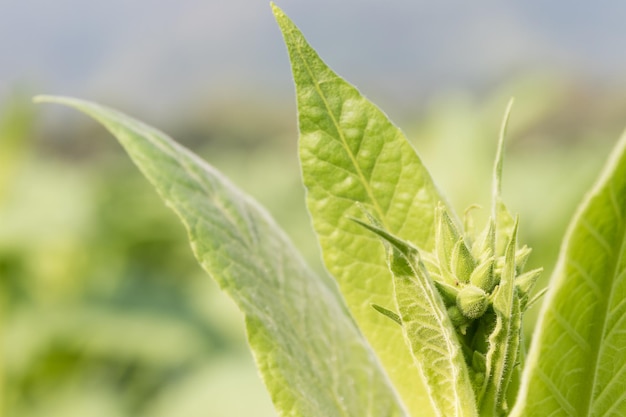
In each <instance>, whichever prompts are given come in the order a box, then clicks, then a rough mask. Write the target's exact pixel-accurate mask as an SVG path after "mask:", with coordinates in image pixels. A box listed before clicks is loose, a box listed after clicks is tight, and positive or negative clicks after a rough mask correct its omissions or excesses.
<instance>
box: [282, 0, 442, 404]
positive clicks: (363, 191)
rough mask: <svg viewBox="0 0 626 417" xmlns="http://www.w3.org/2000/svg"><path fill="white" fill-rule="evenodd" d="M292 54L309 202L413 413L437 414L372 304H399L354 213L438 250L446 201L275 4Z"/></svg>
mask: <svg viewBox="0 0 626 417" xmlns="http://www.w3.org/2000/svg"><path fill="white" fill-rule="evenodd" d="M274 14H275V16H276V19H277V21H278V24H279V26H280V28H281V31H282V33H283V36H284V38H285V43H286V44H287V49H288V51H289V55H290V61H291V65H292V71H293V76H294V81H295V85H296V95H297V100H298V115H299V128H300V141H299V147H300V161H301V168H302V175H303V179H304V183H305V186H306V188H307V206H308V208H309V213H310V214H311V217H312V220H313V225H314V228H315V230H316V232H317V235H318V239H319V242H320V246H321V248H322V252H323V258H324V262H325V264H326V267H327V268H328V269H329V271H330V272H331V274H332V275H333V276H334V277H335V278H336V279H337V281H338V283H339V286H340V288H341V290H342V293H343V295H344V297H345V298H346V301H347V303H348V306H349V308H350V310H351V312H352V314H353V316H354V317H355V319H356V321H357V323H358V324H359V327H360V328H361V330H362V331H363V333H364V334H365V336H366V337H367V339H368V340H369V342H370V344H371V345H372V346H373V348H374V350H375V351H376V353H377V354H378V356H379V358H380V359H381V361H382V363H383V365H384V366H385V369H386V370H387V371H388V373H389V375H390V378H391V379H392V381H393V383H394V385H395V387H396V389H397V390H398V391H399V393H400V396H401V398H402V399H403V401H404V403H405V404H406V406H407V408H408V409H409V411H410V412H411V413H412V414H414V415H432V414H433V412H434V411H433V410H432V409H431V407H430V405H429V401H428V398H427V394H426V388H425V387H424V385H423V382H422V379H421V377H420V376H419V375H418V372H416V370H414V369H410V368H408V367H407V366H406V363H411V361H412V358H411V355H410V352H409V351H408V349H407V348H406V347H405V346H404V342H403V336H402V332H401V331H400V329H397V326H390V323H389V320H387V319H386V318H385V317H383V316H382V315H380V314H378V313H377V312H375V311H373V310H372V309H371V308H370V307H369V306H370V305H371V304H376V305H382V306H385V305H392V304H393V303H394V297H393V286H392V280H391V276H390V274H389V271H388V270H387V267H386V264H385V253H384V250H383V248H382V247H381V246H380V244H379V243H378V242H377V241H376V239H374V238H373V237H372V236H371V235H370V234H369V233H367V232H366V231H364V230H363V229H361V228H359V227H357V226H356V225H355V224H353V222H351V221H350V220H349V219H350V218H351V217H359V215H361V214H362V209H363V208H364V209H365V210H367V211H368V212H371V213H372V214H373V215H374V216H375V217H376V218H377V220H378V221H379V222H380V223H381V224H382V226H383V227H384V228H385V229H386V230H389V231H390V232H391V233H394V234H395V235H398V236H400V237H401V238H403V239H406V240H409V241H411V242H412V243H414V244H416V245H417V246H419V247H420V249H426V250H430V249H431V247H432V246H433V240H434V226H433V216H434V212H435V208H436V207H437V204H438V203H439V202H440V201H441V200H442V198H441V196H440V194H439V192H438V190H437V189H436V187H435V185H434V183H433V181H432V179H431V178H430V175H429V174H428V172H427V170H426V169H425V168H424V166H423V164H422V163H421V161H420V159H419V157H418V156H417V154H416V153H415V150H414V149H413V148H412V147H411V145H410V144H409V143H408V141H407V140H406V138H405V137H404V135H403V134H402V132H401V131H400V130H399V129H398V128H397V127H395V126H394V125H393V124H392V123H391V122H390V121H389V120H388V119H387V117H386V116H385V115H384V113H383V112H382V111H380V110H379V109H378V108H377V107H375V106H374V105H373V104H372V103H371V102H369V101H368V100H367V99H365V98H364V97H363V96H362V95H361V94H360V93H359V92H358V91H357V90H356V89H355V88H354V87H353V86H351V85H350V84H348V83H347V82H345V81H344V80H343V79H342V78H340V77H339V76H338V75H337V74H335V73H334V72H333V71H332V70H331V69H330V68H329V67H328V66H327V65H326V64H325V63H324V62H323V61H322V60H321V59H320V58H319V56H318V55H317V53H316V52H315V51H314V50H313V49H312V48H311V47H310V45H308V43H307V42H306V40H305V39H304V37H303V36H302V33H301V32H300V31H299V30H298V29H297V27H296V26H295V25H294V24H293V22H291V20H289V18H288V17H287V16H286V15H285V14H284V13H283V12H282V11H281V10H280V9H278V8H277V7H276V6H274Z"/></svg>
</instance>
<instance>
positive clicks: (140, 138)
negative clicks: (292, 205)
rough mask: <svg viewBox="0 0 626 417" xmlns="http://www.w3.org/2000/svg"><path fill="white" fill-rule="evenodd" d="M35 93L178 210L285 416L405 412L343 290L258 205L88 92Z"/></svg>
mask: <svg viewBox="0 0 626 417" xmlns="http://www.w3.org/2000/svg"><path fill="white" fill-rule="evenodd" d="M39 100H40V101H54V102H58V103H62V104H65V105H68V106H71V107H74V108H76V109H78V110H80V111H82V112H84V113H86V114H88V115H90V116H91V117H93V118H94V119H96V120H98V121H99V122H100V123H102V124H103V125H104V126H105V127H106V128H107V129H108V130H109V131H110V132H111V133H112V134H113V135H114V136H115V137H116V138H117V139H118V140H119V141H120V143H121V144H122V145H123V146H124V148H125V149H126V151H127V152H128V153H129V155H130V156H131V158H132V159H133V161H134V162H135V163H136V164H137V166H138V167H139V169H140V170H141V171H142V172H143V174H144V175H145V176H146V177H147V178H148V180H149V181H150V182H151V183H152V185H154V187H155V188H156V189H157V191H158V192H159V194H160V195H161V197H162V198H163V200H164V201H165V202H166V204H167V205H168V206H169V207H171V208H172V209H173V210H174V211H175V212H176V214H177V215H178V216H179V217H180V219H181V220H182V222H183V223H184V225H185V227H186V228H187V231H188V233H189V238H190V240H191V245H192V248H193V251H194V253H195V255H196V257H197V259H198V261H199V262H200V264H201V265H202V267H203V268H204V269H205V270H206V271H207V272H208V273H209V274H210V275H211V276H212V277H213V278H214V279H215V280H216V281H217V282H218V283H219V285H220V286H221V288H222V289H223V290H224V291H225V292H227V293H228V294H229V295H230V296H231V297H232V298H233V299H234V300H235V302H236V303H237V304H238V305H239V307H240V308H241V310H242V311H243V312H244V314H245V320H246V326H247V332H248V340H249V342H250V346H251V348H252V351H253V353H254V356H255V359H256V362H257V365H258V367H259V369H260V371H261V375H262V376H263V379H264V380H265V383H266V385H267V387H268V390H269V391H270V394H271V396H272V400H273V401H274V404H275V406H276V408H277V410H278V412H279V415H281V416H294V417H295V416H307V417H319V416H343V417H351V416H371V417H379V416H404V415H405V414H404V412H403V411H402V409H401V407H400V405H399V403H398V401H397V399H396V396H395V393H394V391H393V389H392V388H391V386H390V384H389V383H388V380H387V379H386V376H385V374H384V372H383V371H382V369H381V368H380V365H379V364H378V362H377V360H376V358H375V356H374V354H373V352H372V351H371V350H370V348H369V346H368V345H367V343H366V341H365V340H364V338H363V337H362V336H361V334H360V333H359V331H358V329H357V328H356V326H355V325H354V322H353V321H352V319H351V317H350V316H349V315H348V314H347V312H346V309H345V306H344V304H343V301H342V300H341V299H340V298H339V296H338V295H337V292H336V291H335V290H334V289H333V288H331V287H329V286H328V284H326V283H325V281H323V280H321V279H320V278H319V277H317V276H315V275H314V274H313V273H312V272H311V270H310V269H309V268H308V267H307V266H306V265H305V264H304V262H303V261H302V259H301V258H300V256H299V255H298V253H297V252H296V251H295V250H294V248H293V246H292V245H291V243H290V242H289V241H288V239H287V237H286V236H285V235H284V233H283V232H282V231H281V230H280V229H279V227H278V226H277V225H276V223H275V222H274V221H273V220H272V219H271V218H270V216H269V215H268V214H267V213H266V212H265V211H264V210H263V209H262V208H261V207H260V206H259V205H257V204H256V203H255V202H254V201H252V200H251V199H250V198H249V197H247V196H245V195H243V194H242V193H241V192H240V191H239V190H237V189H236V188H235V187H234V186H233V185H232V184H230V183H229V182H228V180H226V179H225V178H224V177H223V176H222V175H221V174H220V173H219V172H217V171H216V170H215V169H214V168H212V167H211V166H209V165H208V164H206V163H204V162H203V161H202V160H200V159H199V158H198V157H197V156H195V155H193V154H192V153H191V152H189V151H188V150H186V149H185V148H183V147H181V146H180V145H178V144H176V143H175V142H174V141H172V140H171V139H170V138H168V137H167V136H166V135H164V134H163V133H161V132H159V131H157V130H155V129H153V128H151V127H148V126H146V125H144V124H142V123H140V122H138V121H136V120H133V119H131V118H129V117H127V116H125V115H123V114H121V113H118V112H116V111H114V110H110V109H107V108H105V107H101V106H98V105H96V104H92V103H88V102H84V101H79V100H75V99H68V98H40V99H39ZM376 314H378V313H376ZM243 395H244V393H242V396H243ZM242 398H244V397H242Z"/></svg>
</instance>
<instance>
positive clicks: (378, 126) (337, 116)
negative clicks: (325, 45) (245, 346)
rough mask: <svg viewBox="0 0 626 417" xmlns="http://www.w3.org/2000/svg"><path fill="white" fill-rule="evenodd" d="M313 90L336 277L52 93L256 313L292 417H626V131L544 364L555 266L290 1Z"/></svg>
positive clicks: (323, 237) (130, 122) (310, 148)
mask: <svg viewBox="0 0 626 417" xmlns="http://www.w3.org/2000/svg"><path fill="white" fill-rule="evenodd" d="M272 7H273V10H274V14H275V17H276V19H277V21H278V24H279V26H280V29H281V31H282V33H283V36H284V39H285V42H286V45H287V49H288V51H289V57H290V61H291V66H292V70H293V77H294V80H295V86H296V93H297V94H296V95H297V106H298V121H299V130H300V139H299V156H300V162H301V168H302V178H303V183H304V186H305V187H306V190H307V197H306V200H307V205H308V209H309V213H310V215H311V219H312V222H313V226H314V229H315V232H316V234H317V237H318V239H319V244H320V247H321V249H322V253H323V258H324V262H325V265H326V267H327V269H328V271H329V272H330V274H331V275H332V276H333V277H334V278H335V280H336V283H337V285H334V283H330V282H329V281H328V280H326V279H324V278H323V277H320V276H317V275H316V274H315V273H314V272H312V270H311V269H310V268H309V267H308V266H307V265H306V264H305V263H304V261H303V260H302V258H301V257H300V255H299V254H298V253H297V251H296V250H295V249H294V247H293V245H292V244H291V243H290V242H289V240H288V239H287V237H286V235H285V234H284V233H283V232H282V231H281V230H280V228H279V227H278V226H277V224H276V223H275V222H274V220H272V218H271V217H270V215H269V214H268V213H267V212H266V211H265V210H264V209H263V208H262V207H260V206H259V205H258V204H257V203H255V202H254V201H253V200H252V199H251V198H250V197H248V196H246V195H244V194H243V193H242V192H241V191H239V190H238V189H237V188H236V187H235V186H234V185H233V184H231V183H230V182H229V180H228V179H227V178H224V177H223V176H222V175H221V174H220V173H219V172H218V171H216V170H215V169H214V168H212V167H211V166H210V165H208V164H207V163H205V162H204V161H202V160H200V159H199V158H198V157H197V156H195V155H194V154H192V153H191V152H190V151H188V150H187V149H185V148H183V147H182V146H180V145H178V144H177V143H175V142H174V141H173V140H172V139H170V138H168V137H167V136H166V135H165V134H163V133H161V132H159V131H158V130H155V129H153V128H151V127H149V126H146V125H145V124H142V123H141V122H139V121H137V120H134V119H132V118H130V117H128V116H125V115H123V114H121V113H119V112H117V111H115V110H112V109H109V108H106V107H103V106H100V105H97V104H93V103H90V102H86V101H81V100H77V99H71V98H62V97H41V98H39V101H52V102H58V103H61V104H65V105H67V106H70V107H74V108H76V109H78V110H80V111H82V112H84V113H86V114H88V115H90V116H91V117H93V118H94V119H96V120H97V121H99V122H100V123H102V124H103V125H104V126H105V127H106V128H107V129H108V130H109V131H110V132H111V133H112V134H113V135H114V136H115V137H116V138H117V139H118V140H119V141H120V143H121V144H122V146H123V147H124V148H125V149H126V151H127V152H128V154H129V155H130V157H131V158H132V159H133V161H134V162H135V164H136V165H137V166H138V167H139V169H140V170H141V171H142V172H143V174H144V175H145V176H146V177H147V178H148V180H149V181H150V182H151V183H152V185H153V186H154V187H155V188H156V189H157V191H158V192H159V194H160V195H161V197H162V198H163V200H164V201H165V203H166V204H167V205H168V206H170V207H171V208H172V209H173V210H174V212H176V214H177V215H178V216H179V217H180V219H181V220H182V222H183V223H184V225H185V227H186V228H187V231H188V233H189V239H190V241H191V246H192V249H193V251H194V253H195V255H196V257H197V259H198V261H199V262H200V264H201V265H202V267H203V268H204V269H205V270H206V271H207V272H208V274H209V275H211V276H212V277H213V278H214V279H215V280H216V281H217V282H218V283H219V285H220V286H221V288H222V289H223V290H224V291H225V292H227V293H228V294H229V295H230V296H231V297H232V298H233V299H234V300H235V302H236V303H237V304H238V305H239V307H240V308H241V310H242V311H243V313H244V315H245V322H246V328H247V335H248V340H249V344H250V348H251V349H252V352H253V354H254V356H255V359H256V363H257V365H258V368H259V371H260V374H261V376H262V378H263V380H264V382H265V384H266V385H267V388H268V391H269V393H270V395H271V397H272V400H273V402H274V405H275V407H276V410H277V412H278V414H279V415H280V416H308V417H321V416H324V417H331V416H344V417H347V416H350V417H363V416H371V417H383V416H386V417H392V416H413V417H417V416H506V415H510V416H613V415H626V352H625V349H626V257H624V255H625V254H626V245H625V242H626V152H625V146H626V136H625V137H623V138H622V139H621V140H620V141H619V143H618V145H617V147H616V148H615V150H614V151H613V153H612V155H611V158H610V160H609V162H608V163H607V166H606V168H605V169H604V171H603V173H602V174H601V176H600V178H599V179H598V181H597V183H596V184H595V186H594V187H593V188H592V189H591V191H590V192H589V193H588V194H587V196H586V197H585V199H584V201H583V202H582V204H581V206H580V208H579V209H578V211H577V213H576V215H575V217H574V219H573V220H572V223H571V225H570V227H569V229H568V232H567V234H566V236H565V238H564V241H563V245H562V250H561V254H560V258H559V262H558V266H557V269H556V271H555V272H554V275H553V277H552V279H551V281H550V284H549V288H548V291H547V296H546V300H545V302H544V304H543V308H542V310H541V313H540V318H539V322H538V325H537V328H536V331H535V333H534V336H533V340H532V344H531V347H530V351H529V353H528V354H527V353H526V352H525V348H524V346H525V345H524V343H523V342H522V340H521V339H522V332H521V323H522V317H523V314H524V311H525V310H526V309H527V308H528V307H529V306H530V305H531V304H532V303H533V302H535V301H536V300H537V299H538V297H539V296H540V295H541V294H542V291H539V292H537V293H536V294H535V295H534V296H533V295H532V294H533V293H534V292H533V286H534V284H535V282H536V280H537V277H538V276H539V274H540V272H541V270H530V271H525V270H524V265H525V262H526V260H527V258H528V256H529V255H530V252H531V250H530V249H529V248H528V247H527V246H525V245H521V244H520V243H519V241H518V228H519V227H522V226H520V220H519V219H518V218H517V217H514V216H512V215H511V214H510V212H509V211H508V210H507V208H506V206H505V205H504V203H503V201H502V199H501V197H500V183H501V177H502V160H503V156H502V155H503V141H504V136H505V130H506V129H505V128H506V120H507V119H508V113H509V110H510V105H509V108H508V109H507V112H506V116H505V119H504V123H503V127H502V130H501V134H500V140H499V146H498V149H497V152H496V158H495V160H496V162H495V164H494V173H493V185H492V187H493V193H492V194H493V201H492V206H491V208H490V211H491V215H490V218H489V220H488V221H487V223H486V224H485V225H484V226H482V227H477V226H475V224H474V221H473V220H472V213H471V212H466V213H465V214H464V215H463V216H462V217H463V218H462V219H460V217H459V216H457V214H455V212H454V210H453V209H452V208H451V207H450V206H449V205H448V204H447V203H446V200H445V198H444V197H443V196H442V195H441V194H440V192H439V190H438V189H437V187H436V186H435V183H434V182H433V180H432V178H431V177H430V175H429V173H428V171H427V170H426V168H425V167H424V165H423V164H422V162H421V160H420V158H419V157H418V155H417V153H416V152H415V150H414V149H413V148H412V146H411V145H410V144H409V142H408V141H407V139H406V138H405V136H404V135H403V133H402V132H401V131H400V130H399V129H398V128H397V127H396V126H394V125H393V124H392V123H391V122H390V121H389V120H388V119H387V117H386V116H385V115H384V113H383V112H381V110H379V109H378V108H377V107H376V106H375V105H374V104H372V103H371V102H369V101H368V100H367V99H366V98H364V97H363V96H362V95H361V94H360V93H359V91H357V89H355V88H354V87H353V86H351V85H350V84H348V83H347V82H346V81H344V80H343V79H342V78H340V77H339V76H337V75H336V74H335V73H334V72H333V71H332V70H331V69H330V68H329V67H328V66H327V65H326V64H325V63H324V62H323V61H322V60H321V59H320V58H319V57H318V55H317V54H316V52H315V51H314V50H313V49H312V48H311V47H310V46H309V45H308V43H307V42H306V41H305V39H304V37H303V36H302V34H301V33H300V31H299V30H298V29H297V28H296V26H295V25H294V24H293V23H292V22H291V20H289V18H288V17H287V16H286V15H285V14H283V12H282V11H281V10H280V9H279V8H278V7H276V6H274V5H273V6H272Z"/></svg>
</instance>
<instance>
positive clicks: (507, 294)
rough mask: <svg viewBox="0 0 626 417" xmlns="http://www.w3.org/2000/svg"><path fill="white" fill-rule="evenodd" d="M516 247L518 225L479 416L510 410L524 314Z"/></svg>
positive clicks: (497, 303)
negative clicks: (509, 397) (509, 395)
mask: <svg viewBox="0 0 626 417" xmlns="http://www.w3.org/2000/svg"><path fill="white" fill-rule="evenodd" d="M516 245H517V222H515V223H514V226H513V229H512V230H511V237H510V240H509V242H508V244H507V246H506V252H505V261H504V267H503V270H502V276H501V278H500V284H499V286H498V288H497V289H496V290H495V294H494V297H493V310H494V313H495V327H494V329H493V331H492V332H491V334H490V335H489V350H488V351H487V357H486V372H485V374H486V375H485V384H484V389H483V392H481V393H480V396H479V403H480V412H481V415H485V416H501V415H505V413H506V411H507V410H508V408H509V405H508V404H507V403H506V394H507V389H508V387H509V384H510V382H511V378H512V375H513V371H514V369H515V367H516V366H518V365H519V364H518V361H519V352H520V351H519V349H520V337H521V334H520V329H521V325H522V312H521V305H520V300H519V298H518V296H517V294H516V287H515V249H516Z"/></svg>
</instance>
